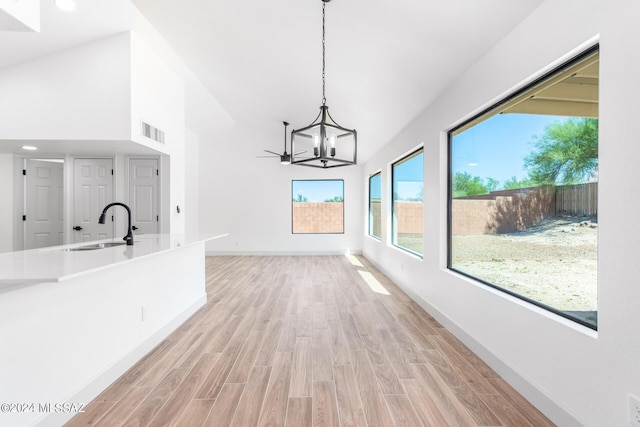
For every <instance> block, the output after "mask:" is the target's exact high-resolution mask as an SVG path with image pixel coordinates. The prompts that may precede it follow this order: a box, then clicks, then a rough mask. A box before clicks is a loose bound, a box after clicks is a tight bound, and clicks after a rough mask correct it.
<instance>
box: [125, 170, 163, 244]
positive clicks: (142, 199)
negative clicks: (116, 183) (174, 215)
mask: <svg viewBox="0 0 640 427" xmlns="http://www.w3.org/2000/svg"><path fill="white" fill-rule="evenodd" d="M158 181H159V173H158V159H129V203H131V213H132V215H133V219H132V221H133V230H134V234H155V233H158V232H159V224H160V223H159V220H160V217H159V212H158V211H159V209H158Z"/></svg>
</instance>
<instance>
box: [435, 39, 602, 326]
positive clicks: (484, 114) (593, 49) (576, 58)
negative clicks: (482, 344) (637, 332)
mask: <svg viewBox="0 0 640 427" xmlns="http://www.w3.org/2000/svg"><path fill="white" fill-rule="evenodd" d="M599 53H600V45H599V43H596V44H594V45H593V46H590V47H588V48H586V49H585V50H583V51H582V52H580V53H578V54H576V55H573V56H572V57H571V58H570V59H568V60H566V61H564V62H562V63H561V64H560V65H558V66H555V67H553V68H552V69H551V70H550V71H547V72H545V73H543V74H542V75H541V76H540V77H538V78H536V79H534V80H533V81H532V82H530V83H528V84H526V85H524V86H523V87H521V88H520V89H517V90H515V91H513V92H512V93H510V94H508V95H505V96H504V97H502V98H501V99H500V100H499V101H497V102H495V103H493V104H491V105H490V106H489V107H487V108H485V109H484V110H482V111H481V112H479V113H478V114H475V115H474V116H472V117H470V118H469V119H466V120H464V121H463V122H461V123H459V124H458V125H456V126H454V127H452V128H451V129H449V130H448V131H447V257H446V258H447V269H448V270H450V271H452V272H455V273H457V274H460V275H462V276H464V277H467V278H469V279H471V280H473V281H475V282H478V283H481V284H483V285H486V286H489V287H490V288H493V289H496V290H498V291H500V292H503V293H505V294H507V295H510V296H513V297H515V298H518V299H519V300H522V301H525V302H528V303H530V304H533V305H534V306H537V307H540V308H543V309H545V310H547V311H549V312H551V313H553V314H556V315H558V316H561V317H563V318H565V319H568V320H571V321H572V322H575V323H577V324H579V325H582V326H585V327H587V328H589V329H592V330H595V331H597V330H598V325H597V321H596V325H593V324H591V323H589V322H586V321H584V320H582V319H580V318H579V317H573V316H570V315H568V314H567V313H566V312H564V311H562V310H560V309H558V308H555V307H552V306H550V305H547V304H545V303H543V302H540V301H537V300H534V299H532V298H529V297H527V296H525V295H522V294H519V293H517V292H514V291H511V290H509V289H506V288H503V287H501V286H499V285H496V284H494V283H491V282H488V281H486V280H483V279H481V278H479V277H476V276H474V275H472V274H470V273H466V272H464V271H462V270H458V269H456V268H454V267H453V266H452V262H453V254H452V252H453V232H452V231H453V230H452V229H453V213H452V211H453V183H452V175H453V162H452V160H453V150H452V148H453V147H452V145H453V144H452V142H453V141H452V140H453V137H454V136H455V135H454V133H456V132H457V131H460V130H461V129H463V128H465V127H467V128H469V129H470V128H472V127H473V126H475V125H477V124H479V123H482V122H483V121H484V120H487V119H489V118H491V117H493V116H494V115H495V114H492V113H493V112H495V111H496V110H499V109H501V108H502V107H503V106H505V105H506V104H508V103H509V102H511V101H512V100H514V99H515V98H518V97H521V96H522V95H524V94H525V93H527V92H529V91H531V90H532V89H533V88H535V87H536V86H537V85H539V84H541V83H543V82H545V81H547V80H549V79H551V78H553V77H554V76H557V75H559V74H561V73H563V72H565V71H566V70H567V69H568V68H569V67H571V66H573V65H576V64H578V63H580V62H581V61H583V60H585V59H587V58H588V57H589V56H592V55H594V54H599ZM596 313H598V310H596Z"/></svg>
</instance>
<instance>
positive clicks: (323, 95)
mask: <svg viewBox="0 0 640 427" xmlns="http://www.w3.org/2000/svg"><path fill="white" fill-rule="evenodd" d="M325 4H326V3H325V2H324V1H323V2H322V105H326V103H327V95H326V92H325V82H324V80H325V79H324V76H325V72H324V69H325V42H324V33H325V31H324V6H325Z"/></svg>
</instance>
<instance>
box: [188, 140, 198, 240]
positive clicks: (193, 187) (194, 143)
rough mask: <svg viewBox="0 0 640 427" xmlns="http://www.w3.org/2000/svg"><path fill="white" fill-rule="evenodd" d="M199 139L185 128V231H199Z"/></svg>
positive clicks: (191, 233) (189, 232) (189, 233)
mask: <svg viewBox="0 0 640 427" xmlns="http://www.w3.org/2000/svg"><path fill="white" fill-rule="evenodd" d="M199 157H200V139H199V137H198V135H197V134H196V133H195V132H193V131H191V130H189V129H187V132H186V135H185V169H186V170H185V190H184V191H185V207H186V208H187V210H186V211H185V212H184V217H185V222H186V224H185V233H186V234H187V235H193V234H198V233H199V232H200V176H199V171H200V161H199Z"/></svg>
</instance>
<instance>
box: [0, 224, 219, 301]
mask: <svg viewBox="0 0 640 427" xmlns="http://www.w3.org/2000/svg"><path fill="white" fill-rule="evenodd" d="M224 236H227V234H218V235H194V236H188V235H173V234H143V235H139V236H134V237H135V240H134V245H133V246H127V245H121V246H114V247H110V248H103V249H96V250H90V251H70V250H68V249H70V248H75V247H78V246H84V245H88V244H91V243H98V242H83V243H73V244H70V245H63V246H53V247H47V248H41V249H31V250H26V251H18V252H7V253H0V293H2V292H6V291H8V290H11V289H16V288H20V287H24V286H28V285H31V284H36V283H43V282H61V281H64V280H68V279H71V278H75V277H78V276H81V275H84V274H89V273H94V272H96V271H99V270H102V269H104V268H109V267H111V266H113V265H116V264H122V263H126V262H130V261H133V260H136V259H140V258H144V257H148V256H150V255H153V254H158V253H162V252H166V251H170V250H173V249H176V248H179V247H184V246H189V245H193V244H197V243H201V242H205V241H208V240H212V239H218V238H221V237H224ZM99 242H100V243H102V242H122V239H109V240H100V241H99Z"/></svg>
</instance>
